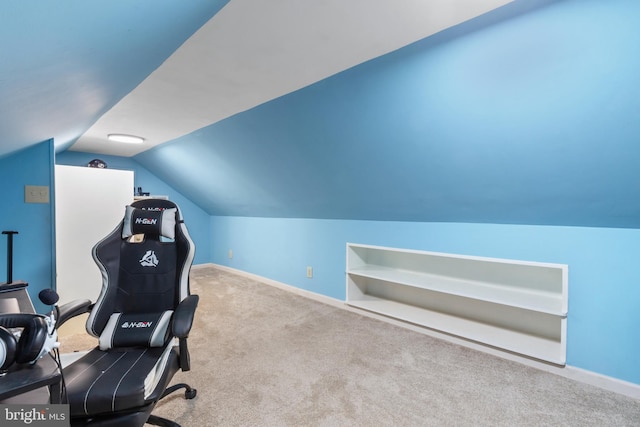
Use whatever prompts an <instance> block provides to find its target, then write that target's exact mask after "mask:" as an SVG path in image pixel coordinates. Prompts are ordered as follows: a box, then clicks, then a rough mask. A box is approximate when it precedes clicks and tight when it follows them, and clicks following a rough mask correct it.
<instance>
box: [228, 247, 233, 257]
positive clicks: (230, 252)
mask: <svg viewBox="0 0 640 427" xmlns="http://www.w3.org/2000/svg"><path fill="white" fill-rule="evenodd" d="M231 258H233V250H231V249H229V259H231Z"/></svg>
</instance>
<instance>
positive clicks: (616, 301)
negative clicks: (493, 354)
mask: <svg viewBox="0 0 640 427" xmlns="http://www.w3.org/2000/svg"><path fill="white" fill-rule="evenodd" d="M211 224H212V233H211V241H212V252H213V262H214V263H216V264H220V265H226V266H229V267H232V268H236V269H239V270H243V271H247V272H250V273H253V274H257V275H260V276H263V277H267V278H270V279H273V280H276V281H279V282H282V283H285V284H288V285H292V286H296V287H299V288H302V289H306V290H309V291H312V292H316V293H319V294H322V295H327V296H330V297H333V298H337V299H339V300H344V299H345V288H346V278H345V268H346V243H347V242H352V243H363V244H371V245H381V246H391V247H399V248H408V249H419V250H427V251H435V252H446V253H456V254H465V255H475V256H486V257H497V258H508V259H517V260H526V261H538V262H552V263H561V264H567V265H568V266H569V315H568V321H567V324H568V327H567V329H568V331H567V364H568V365H571V366H575V367H578V368H582V369H586V370H589V371H593V372H597V373H600V374H603V375H607V376H611V377H614V378H619V379H622V380H625V381H629V382H633V383H636V384H640V367H639V366H638V361H637V355H638V354H640V339H638V325H640V286H639V278H640V263H639V262H638V254H640V230H637V229H633V230H631V229H612V228H587V227H555V226H530V225H499V224H463V223H416V222H392V221H352V220H314V219H278V218H243V217H212V220H211ZM229 249H232V250H233V258H232V259H229V258H228V256H227V254H228V250H229ZM307 266H312V267H313V278H312V279H308V278H307V277H306V267H307Z"/></svg>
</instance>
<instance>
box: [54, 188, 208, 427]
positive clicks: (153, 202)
mask: <svg viewBox="0 0 640 427" xmlns="http://www.w3.org/2000/svg"><path fill="white" fill-rule="evenodd" d="M193 251H194V245H193V242H192V241H191V239H190V237H189V235H188V232H187V230H186V227H185V226H184V223H183V221H182V217H181V214H180V211H179V209H178V208H177V206H176V205H175V204H174V203H173V202H170V201H168V200H158V199H145V200H141V201H137V202H134V203H133V204H131V205H130V206H127V207H126V211H125V218H124V219H123V221H121V222H120V224H119V225H118V227H116V229H115V230H114V231H113V232H112V233H111V234H109V235H108V236H107V237H105V238H104V239H103V240H102V241H100V242H99V243H97V244H96V246H95V247H94V249H93V257H94V260H95V261H96V263H97V265H98V267H99V268H100V270H101V272H102V278H103V284H102V290H101V292H100V295H99V297H98V299H97V301H96V302H95V303H94V304H91V302H90V301H88V300H86V301H81V302H74V303H70V304H69V307H70V308H69V310H68V311H67V310H66V307H65V306H62V307H60V316H59V317H60V319H61V320H63V321H62V322H60V323H59V324H61V323H63V322H64V321H66V320H68V318H69V317H72V316H74V315H78V314H81V313H86V312H89V313H90V314H89V318H88V319H87V332H88V333H89V334H91V335H93V336H95V337H97V338H98V343H99V345H98V347H96V348H94V349H92V350H90V351H88V352H87V353H86V354H84V355H82V356H81V357H79V358H78V359H76V360H74V361H73V362H72V363H70V364H69V365H68V366H66V367H65V368H64V370H63V374H64V381H65V385H64V387H65V390H66V400H67V403H68V404H69V410H70V417H71V425H72V426H95V427H97V426H101V427H106V426H123V427H125V426H126V427H129V426H132V427H133V426H143V425H144V424H145V423H146V424H152V425H158V426H174V427H175V426H178V424H177V423H175V422H174V421H170V420H167V419H164V418H161V417H158V416H155V415H153V414H152V413H151V412H152V411H153V409H154V407H155V406H156V404H157V403H158V401H159V400H160V399H162V398H163V397H165V396H167V395H169V394H171V393H174V392H176V391H178V390H181V389H184V390H185V394H184V397H185V398H186V399H193V398H194V397H195V396H196V394H197V392H196V390H195V389H193V388H191V387H190V386H189V385H188V384H184V383H180V384H175V385H172V386H170V382H171V379H172V377H173V376H174V374H175V373H176V372H178V370H182V371H188V370H190V359H189V351H188V347H187V338H188V334H189V332H190V330H191V326H192V324H193V320H194V316H195V311H196V308H197V305H198V296H197V295H192V294H190V292H189V282H188V280H189V271H190V268H191V263H192V261H193V255H194V253H193Z"/></svg>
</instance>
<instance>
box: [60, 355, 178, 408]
mask: <svg viewBox="0 0 640 427" xmlns="http://www.w3.org/2000/svg"><path fill="white" fill-rule="evenodd" d="M177 370H178V355H177V352H176V350H175V348H174V347H173V345H172V344H169V345H168V346H166V347H157V348H122V349H111V350H109V351H108V352H104V351H101V350H100V349H99V348H95V349H93V350H91V351H90V352H88V353H87V354H86V355H85V356H83V357H82V358H80V359H79V360H78V361H76V362H75V363H73V364H71V365H69V366H67V367H66V368H65V369H64V379H65V384H66V391H67V398H68V402H69V410H70V415H71V417H85V416H94V415H100V414H107V413H112V412H114V411H127V410H129V409H134V408H139V407H141V406H144V405H147V404H150V403H153V402H154V401H155V400H157V399H158V398H159V397H160V395H161V394H162V392H163V391H164V389H165V388H166V386H167V384H168V383H169V381H170V380H171V377H172V376H173V375H174V374H175V373H176V372H177Z"/></svg>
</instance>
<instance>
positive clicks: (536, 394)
mask: <svg viewBox="0 0 640 427" xmlns="http://www.w3.org/2000/svg"><path fill="white" fill-rule="evenodd" d="M191 277H192V292H193V293H197V294H199V295H200V297H201V300H200V305H199V307H198V311H197V316H196V321H195V323H194V327H193V329H192V333H191V336H190V338H189V345H190V350H191V362H192V370H191V371H190V372H185V373H179V374H178V375H176V377H174V378H175V380H174V381H175V382H177V381H186V382H188V383H190V384H191V385H192V386H193V387H195V388H197V389H198V396H197V397H196V398H195V399H194V400H189V401H187V400H184V399H183V398H182V394H180V393H178V394H175V395H172V396H169V397H167V398H165V399H164V400H163V401H162V402H160V403H159V405H158V406H157V407H156V410H155V411H154V413H155V414H157V415H160V416H164V417H169V418H171V419H173V420H175V421H177V422H179V423H180V424H182V425H183V426H185V427H187V426H194V427H196V426H639V425H640V401H638V400H635V399H632V398H629V397H626V396H623V395H619V394H616V393H613V392H610V391H606V390H602V389H599V388H596V387H593V386H589V385H586V384H583V383H579V382H575V381H572V380H569V379H566V378H564V377H560V376H557V375H554V374H550V373H548V372H543V371H540V370H538V369H534V368H531V367H527V366H524V365H521V364H519V363H517V362H513V361H508V360H505V359H501V358H498V357H495V356H492V355H489V354H486V353H483V352H479V351H475V350H472V349H469V348H466V347H461V346H457V345H455V344H452V343H449V342H445V341H442V340H438V339H436V338H432V337H430V336H426V335H423V334H420V333H417V332H415V331H411V330H408V329H405V328H401V327H398V326H394V325H391V324H388V323H386V322H382V321H379V320H376V319H372V318H370V317H366V316H361V315H359V314H357V313H353V312H350V311H347V310H341V309H339V308H336V307H333V306H330V305H326V304H323V303H321V302H318V301H314V300H310V299H308V298H304V297H301V296H298V295H296V294H294V293H291V292H287V291H285V290H281V289H278V288H275V287H272V286H269V285H265V284H263V283H260V282H257V281H254V280H251V279H248V278H246V277H244V276H240V275H237V274H233V273H230V272H227V271H222V270H219V269H216V268H214V267H204V268H198V269H194V270H193V271H192V275H191ZM65 326H66V325H65ZM61 337H62V338H61V342H62V350H63V351H67V352H69V351H74V350H82V349H85V348H88V347H91V346H93V345H95V340H94V339H89V340H88V339H87V337H86V336H85V335H84V333H83V332H81V331H79V330H78V328H74V327H69V328H67V329H63V330H62V331H61Z"/></svg>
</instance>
